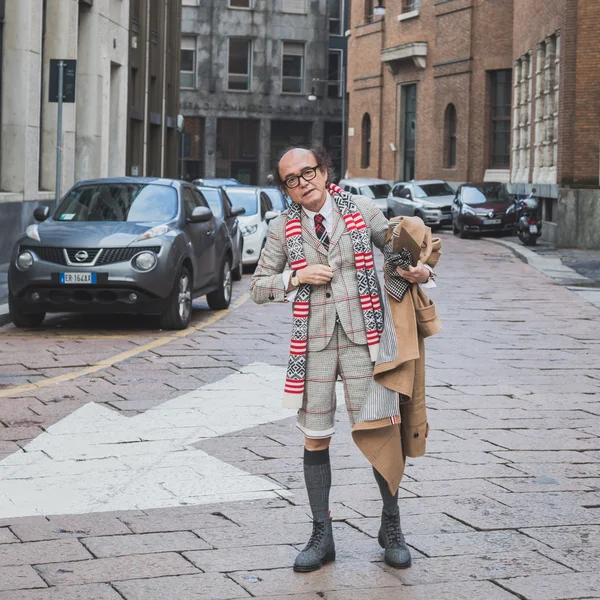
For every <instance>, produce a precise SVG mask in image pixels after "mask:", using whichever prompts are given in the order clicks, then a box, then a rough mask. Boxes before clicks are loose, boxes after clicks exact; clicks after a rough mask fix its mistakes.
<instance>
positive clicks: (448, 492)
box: [401, 479, 511, 496]
mask: <svg viewBox="0 0 600 600" xmlns="http://www.w3.org/2000/svg"><path fill="white" fill-rule="evenodd" d="M494 481H498V482H504V481H511V480H509V479H497V480H494ZM401 487H402V488H403V489H405V490H407V491H409V492H412V493H413V494H416V495H417V496H461V495H472V494H478V495H479V494H491V493H494V492H500V491H502V489H503V488H502V487H499V486H498V485H494V483H493V482H489V481H486V480H485V479H456V480H447V481H411V482H408V481H407V482H406V483H402V484H401Z"/></svg>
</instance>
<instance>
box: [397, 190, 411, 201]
mask: <svg viewBox="0 0 600 600" xmlns="http://www.w3.org/2000/svg"><path fill="white" fill-rule="evenodd" d="M398 196H400V198H407V199H408V200H410V199H411V195H410V188H408V187H405V188H402V189H401V190H400V192H399V193H398Z"/></svg>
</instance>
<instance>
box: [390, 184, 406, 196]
mask: <svg viewBox="0 0 600 600" xmlns="http://www.w3.org/2000/svg"><path fill="white" fill-rule="evenodd" d="M403 189H404V186H403V185H397V186H396V187H394V190H393V192H392V196H396V197H399V196H400V192H401V191H402V190H403Z"/></svg>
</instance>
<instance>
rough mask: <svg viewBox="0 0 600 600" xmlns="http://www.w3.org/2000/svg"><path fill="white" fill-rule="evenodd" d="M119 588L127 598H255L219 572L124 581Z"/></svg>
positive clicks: (137, 599) (186, 599)
mask: <svg viewBox="0 0 600 600" xmlns="http://www.w3.org/2000/svg"><path fill="white" fill-rule="evenodd" d="M115 588H116V589H117V590H118V591H119V592H120V593H121V594H122V596H123V597H124V598H125V600H157V599H159V598H161V599H165V600H167V599H168V598H176V599H177V600H230V599H231V600H233V599H236V600H237V599H238V598H250V597H251V596H250V594H248V593H247V592H246V591H245V590H244V589H243V588H242V587H241V586H239V585H238V584H236V583H235V582H233V581H232V580H231V579H229V578H228V577H226V576H225V575H221V574H216V573H207V574H201V575H184V576H179V577H161V578H159V579H142V580H137V581H123V582H119V583H116V584H115Z"/></svg>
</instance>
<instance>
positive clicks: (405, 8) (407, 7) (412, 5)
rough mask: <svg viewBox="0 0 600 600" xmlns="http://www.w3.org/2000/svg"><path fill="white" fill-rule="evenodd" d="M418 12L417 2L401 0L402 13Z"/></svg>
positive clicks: (417, 0) (416, 0) (415, 0)
mask: <svg viewBox="0 0 600 600" xmlns="http://www.w3.org/2000/svg"><path fill="white" fill-rule="evenodd" d="M415 10H419V0H402V12H403V13H408V12H413V11H415Z"/></svg>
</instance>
